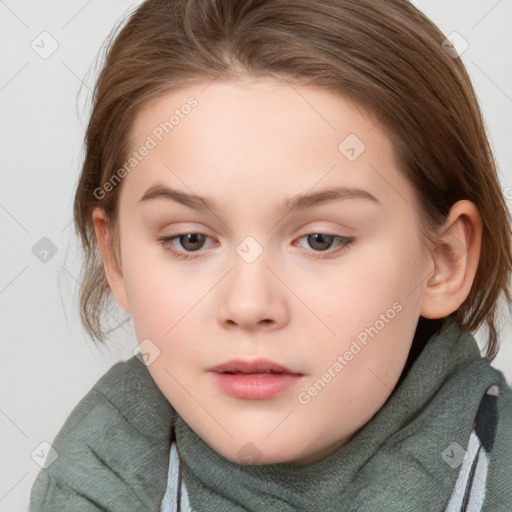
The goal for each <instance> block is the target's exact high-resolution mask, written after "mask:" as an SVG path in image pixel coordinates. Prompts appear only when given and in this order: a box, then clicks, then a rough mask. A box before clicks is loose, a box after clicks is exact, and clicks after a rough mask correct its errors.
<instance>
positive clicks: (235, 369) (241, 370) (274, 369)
mask: <svg viewBox="0 0 512 512" xmlns="http://www.w3.org/2000/svg"><path fill="white" fill-rule="evenodd" d="M208 371H211V372H216V373H232V374H253V375H254V374H290V375H303V374H302V373H300V372H296V371H293V370H291V369H290V368H287V367H286V366H283V365H281V364H278V363H276V362H274V361H269V360H267V359H256V360H254V361H247V360H243V359H232V360H231V361H227V362H225V363H222V364H219V365H217V366H213V367H212V368H209V369H208Z"/></svg>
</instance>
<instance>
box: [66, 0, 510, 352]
mask: <svg viewBox="0 0 512 512" xmlns="http://www.w3.org/2000/svg"><path fill="white" fill-rule="evenodd" d="M123 23H124V22H123ZM120 26H121V25H119V26H118V28H119V27H120ZM115 31H116V30H114V32H115ZM444 40H445V36H444V35H443V34H442V32H441V31H440V30H439V29H438V28H437V27H436V26H435V25H434V24H433V23H432V22H431V21H430V20H429V19H428V18H426V17H425V16H424V15H423V14H422V13H421V12H420V11H419V10H418V9H417V8H415V7H414V6H413V5H412V4H410V3H409V2H408V1H407V0H315V1H312V0H244V1H241V0H147V1H145V2H144V3H142V4H141V5H140V6H139V7H138V8H136V9H135V10H134V12H132V13H131V14H130V15H129V17H128V20H127V21H126V23H124V26H122V28H121V29H120V31H119V33H118V34H117V35H116V36H114V33H112V34H111V36H110V38H109V40H108V41H107V51H106V59H105V64H104V66H103V68H102V70H101V73H100V75H99V78H98V81H97V84H96V87H95V90H94V97H93V108H92V113H91V117H90V122H89V125H88V128H87V132H86V137H85V161H84V164H83V169H82V173H81V176H80V180H79V183H78V187H77V191H76V196H75V202H74V215H75V226H76V229H77V232H78V234H79V236H80V238H81V242H82V245H83V248H84V251H85V262H84V266H83V270H82V272H83V275H82V285H83V286H82V290H81V296H80V314H81V319H82V323H83V325H84V327H85V329H86V331H87V332H88V334H89V335H90V336H91V337H92V338H93V339H94V338H96V339H97V340H99V341H104V338H105V330H104V328H103V327H102V314H101V313H102V311H101V310H102V309H103V306H104V305H105V304H106V302H107V301H108V300H109V299H110V297H109V295H110V294H109V287H108V283H107V280H106V276H105V273H104V269H103V264H102V261H101V258H100V257H99V253H98V250H97V246H96V239H95V234H94V226H93V223H92V217H91V213H92V209H93V208H94V207H95V206H100V207H101V208H102V209H103V210H104V212H105V214H106V215H107V218H108V219H109V222H110V223H111V225H112V227H113V229H114V233H115V236H116V238H115V240H114V242H113V247H112V249H113V250H114V251H115V254H117V255H118V238H117V237H118V234H117V229H116V220H117V218H116V215H117V204H118V197H119V192H120V190H121V185H122V183H120V185H119V186H117V187H114V188H113V190H112V191H110V192H109V193H108V194H102V197H101V198H98V197H97V196H98V194H97V193H96V194H95V191H97V190H98V189H100V188H101V187H103V186H104V185H105V183H107V182H108V181H109V179H110V178H111V177H112V176H113V175H114V174H115V173H116V171H118V170H119V168H120V167H121V166H122V165H123V163H124V162H125V161H126V157H127V155H128V152H129V150H130V140H129V137H130V133H129V132H130V128H131V126H132V124H133V120H134V116H135V115H136V113H137V112H138V110H139V109H140V107H141V106H142V105H143V104H145V103H146V102H147V101H148V100H150V99H154V98H156V97H157V96H159V95H162V94H164V93H165V92H169V91H171V90H175V89H176V88H178V87H184V86H186V85H187V84H189V83H191V82H193V81H195V82H197V81H204V80H208V79H212V80H213V79H214V78H216V77H219V76H221V77H222V78H223V79H236V78H237V77H240V76H242V75H252V76H261V77H269V78H270V77H273V78H275V77H278V78H280V79H288V80H291V81H294V82H295V83H303V84H311V85H313V86H321V87H327V88H329V89H331V90H336V91H338V92H339V93H340V94H343V95H344V96H345V97H346V98H348V99H349V100H352V101H354V102H355V103H356V104H358V105H360V106H362V107H363V108H364V109H366V110H367V111H368V112H371V113H373V114H375V115H376V116H377V117H378V118H379V122H380V123H381V125H382V126H383V127H384V129H385V130H386V131H387V133H389V134H390V136H391V140H393V142H394V148H395V153H396V158H397V162H398V164H399V167H400V169H401V171H402V172H403V173H404V175H405V176H406V177H407V179H408V180H409V182H410V183H411V184H412V186H413V187H414V189H415V191H416V194H417V197H418V201H419V204H420V207H421V211H420V212H418V214H419V217H420V219H421V224H422V230H423V232H424V233H429V232H435V229H436V228H438V227H439V226H440V225H441V224H442V223H443V221H444V220H445V218H446V216H447V214H448V213H449V210H450V207H451V206H452V205H453V204H454V203H455V202H456V201H458V200H460V199H468V200H470V201H473V202H474V203H475V204H476V206H477V207H478V209H479V211H480V213H481V216H482V221H483V225H482V230H483V233H482V250H481V255H480V261H479V266H478V269H477V272H476V276H475V280H474V283H473V286H472V288H471V291H470V293H469V295H468V297H467V299H466V300H465V302H464V303H463V304H462V305H461V306H460V307H459V309H458V310H457V312H456V318H457V320H458V322H459V324H460V325H461V327H462V328H463V329H465V330H467V331H475V330H476V329H477V328H478V327H480V325H482V324H483V323H484V322H486V324H487V327H488V345H487V357H488V358H490V359H491V360H492V359H493V358H494V357H495V356H496V354H497V352H498V349H499V345H498V335H497V329H496V320H497V318H498V311H499V309H498V299H499V298H500V296H501V294H502V293H503V294H504V295H505V298H506V300H507V304H508V305H509V306H510V303H511V294H510V290H509V288H508V283H509V277H510V272H511V264H512V263H511V262H512V256H511V245H510V241H511V229H510V223H509V215H508V209H507V205H506V203H505V200H504V197H503V194H502V191H501V188H500V184H499V180H498V176H497V171H496V166H495V162H494V158H493V155H492V152H491V149H490V145H489V142H488V140H487V136H486V132H485V127H484V123H483V120H482V114H481V111H480V108H479V105H478V101H477V99H476V96H475V93H474V90H473V87H472V85H471V82H470V79H469V77H468V74H467V72H466V69H465V67H464V65H463V63H462V62H461V60H460V58H457V56H456V55H455V56H454V55H453V53H452V54H450V52H447V51H445V49H444V48H443V46H442V43H443V41H444ZM427 236H428V235H427ZM421 320H422V322H420V323H419V324H418V328H417V335H421V332H418V331H419V330H422V329H423V330H425V332H426V331H427V330H428V329H430V331H429V332H431V331H432V326H434V325H435V326H436V328H437V327H438V326H439V325H440V323H439V321H435V320H433V321H428V322H425V321H423V320H424V319H421ZM428 326H429V327H428ZM434 331H435V329H434Z"/></svg>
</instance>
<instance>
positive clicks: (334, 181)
mask: <svg viewBox="0 0 512 512" xmlns="http://www.w3.org/2000/svg"><path fill="white" fill-rule="evenodd" d="M130 141H131V151H134V152H140V151H139V150H140V149H142V148H143V147H144V146H148V147H149V146H151V149H150V150H148V151H144V152H145V153H146V155H145V156H144V157H143V158H141V159H140V160H138V162H137V165H136V172H130V174H129V176H127V178H125V179H127V181H128V182H129V183H126V184H125V185H128V186H127V192H126V193H125V196H129V197H128V199H129V201H130V203H131V204H135V202H136V201H138V200H139V199H140V198H141V197H142V195H143V194H144V192H145V190H146V189H147V188H148V187H149V186H151V185H153V184H155V183H156V182H164V183H167V184H169V185H170V186H173V187H174V188H176V186H178V187H179V188H181V189H182V190H186V189H187V188H188V189H189V190H187V192H192V193H195V194H197V195H209V196H216V197H219V198H220V200H221V201H222V200H223V199H224V200H227V197H223V190H224V189H225V190H226V193H227V194H229V195H230V196H231V197H232V196H233V193H234V192H235V191H237V192H238V193H239V194H244V195H245V197H249V196H250V197H254V198H256V197H257V198H259V204H263V203H264V202H266V200H268V199H269V198H270V197H271V195H272V194H270V192H276V195H275V197H276V198H278V197H279V198H280V199H282V198H283V197H284V196H287V197H290V196H293V195H296V194H300V193H305V192H306V191H307V190H309V189H313V188H314V187H316V186H319V187H322V188H325V187H329V186H333V187H334V186H340V185H341V186H347V187H362V186H363V185H364V186H366V187H367V188H368V187H369V188H370V189H372V190H373V192H377V193H378V194H379V195H380V196H381V197H382V196H383V197H382V199H383V200H384V201H383V202H384V203H385V202H386V200H387V201H393V200H395V201H396V199H397V197H398V196H401V197H402V198H404V199H406V200H407V198H409V199H410V200H411V201H412V200H413V197H412V195H411V192H412V191H411V190H410V189H409V187H408V185H407V183H405V181H404V180H403V178H402V176H401V175H400V174H399V172H398V169H397V167H396V165H395V158H394V152H393V147H392V141H391V140H390V139H389V138H388V137H387V136H386V134H385V133H384V132H383V131H381V126H380V125H379V124H378V122H377V121H376V120H375V118H374V117H373V116H371V115H369V114H368V113H367V112H366V111H364V110H362V109H361V108H359V107H358V106H357V105H356V104H354V103H353V102H351V101H349V100H347V99H346V98H344V97H343V96H342V95H341V94H339V93H336V92H334V91H332V90H327V89H323V88H316V87H311V86H299V85H293V84H291V83H289V82H287V81H284V80H274V79H265V80H262V79H258V80H256V79H244V80H239V81H236V82H229V81H228V82H226V81H220V80H219V81H213V82H199V83H195V84H190V85H188V86H186V87H182V88H180V89H177V90H173V91H171V92H168V93H166V94H164V95H162V96H160V97H158V98H156V99H154V100H152V101H150V102H148V103H147V104H145V105H144V106H143V107H142V108H141V109H140V110H139V112H138V114H137V116H136V118H135V120H134V123H133V126H132V127H131V132H130ZM372 190H370V192H371V193H373V192H372ZM374 195H376V194H374Z"/></svg>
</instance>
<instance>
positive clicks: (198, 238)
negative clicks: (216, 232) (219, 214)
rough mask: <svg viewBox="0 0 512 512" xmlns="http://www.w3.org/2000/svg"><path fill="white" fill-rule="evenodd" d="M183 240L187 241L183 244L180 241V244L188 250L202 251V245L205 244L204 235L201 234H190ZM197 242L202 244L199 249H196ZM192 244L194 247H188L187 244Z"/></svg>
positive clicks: (183, 237)
mask: <svg viewBox="0 0 512 512" xmlns="http://www.w3.org/2000/svg"><path fill="white" fill-rule="evenodd" d="M181 238H182V239H185V241H184V243H183V242H182V240H180V242H182V246H183V247H184V248H185V249H187V250H191V251H193V250H195V249H200V248H201V245H202V243H203V242H204V240H203V238H204V235H201V234H199V233H188V234H186V235H184V236H182V237H181ZM197 242H200V243H199V247H197V246H196V247H194V243H195V244H197ZM188 243H190V244H192V247H190V246H189V247H187V244H188Z"/></svg>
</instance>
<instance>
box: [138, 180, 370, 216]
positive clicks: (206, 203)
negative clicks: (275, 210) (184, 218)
mask: <svg viewBox="0 0 512 512" xmlns="http://www.w3.org/2000/svg"><path fill="white" fill-rule="evenodd" d="M154 199H167V200H171V201H175V202H177V203H180V204H183V205H185V206H188V207H189V208H193V209H196V210H206V209H208V210H211V211H218V210H219V209H220V207H219V203H218V202H217V201H216V200H214V199H213V198H211V197H201V196H198V195H196V194H188V193H185V192H182V191H180V190H176V189H172V188H169V187H166V186H165V185H162V184H160V183H156V184H155V185H152V186H151V187H150V188H148V190H146V192H145V193H144V195H143V196H142V198H141V199H140V200H139V201H138V203H137V204H141V203H145V202H147V201H151V200H154ZM344 199H364V200H368V201H371V202H373V203H376V204H380V201H379V200H378V199H377V198H376V197H375V196H374V195H372V194H370V192H367V191H366V190H363V189H360V188H349V187H332V188H329V189H325V190H320V191H318V192H313V193H310V194H297V195H295V196H292V197H290V198H286V199H285V200H284V201H283V202H282V203H281V206H280V207H279V210H280V211H295V210H306V209H307V208H311V207H313V206H317V205H320V204H326V203H332V202H335V201H340V200H344Z"/></svg>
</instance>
